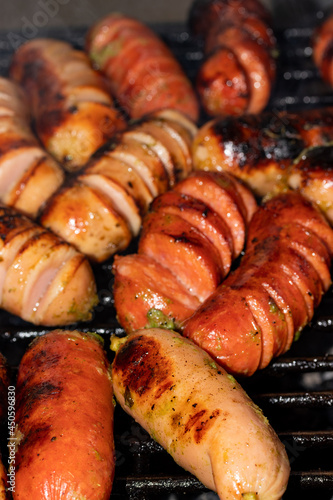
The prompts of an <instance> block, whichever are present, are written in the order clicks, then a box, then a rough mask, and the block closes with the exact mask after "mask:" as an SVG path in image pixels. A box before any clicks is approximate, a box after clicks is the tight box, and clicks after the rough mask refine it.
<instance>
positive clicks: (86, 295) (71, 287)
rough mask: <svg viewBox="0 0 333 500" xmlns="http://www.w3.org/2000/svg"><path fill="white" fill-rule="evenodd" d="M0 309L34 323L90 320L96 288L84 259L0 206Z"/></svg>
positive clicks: (55, 323)
mask: <svg viewBox="0 0 333 500" xmlns="http://www.w3.org/2000/svg"><path fill="white" fill-rule="evenodd" d="M0 229H1V241H0V243H1V245H0V255H1V259H0V305H1V307H2V308H3V309H5V310H7V311H9V312H10V313H12V314H15V315H17V316H20V317H21V318H22V319H24V320H26V321H30V322H31V323H34V324H42V325H48V326H60V325H66V324H70V323H75V322H76V321H83V320H88V319H90V318H91V315H92V309H93V306H95V305H96V302H97V296H96V284H95V279H94V275H93V272H92V269H91V267H90V265H89V262H88V260H87V259H86V258H85V257H84V255H82V254H80V253H79V252H78V251H77V250H75V249H74V248H73V247H71V245H69V244H68V243H66V242H64V241H62V240H60V239H59V238H58V237H57V236H55V235H54V234H53V233H51V232H49V231H47V230H45V229H43V228H42V227H40V226H38V225H37V224H35V223H34V222H32V221H31V220H29V219H28V218H27V217H25V216H24V215H22V214H20V213H19V212H16V211H14V210H13V209H11V208H9V207H5V206H2V207H0Z"/></svg>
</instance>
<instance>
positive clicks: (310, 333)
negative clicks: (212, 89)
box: [0, 1, 333, 500]
mask: <svg viewBox="0 0 333 500" xmlns="http://www.w3.org/2000/svg"><path fill="white" fill-rule="evenodd" d="M284 3H285V5H286V6H287V7H285V8H286V9H287V12H288V11H289V6H290V2H287V1H286V2H283V1H281V2H280V3H279V8H280V10H279V11H277V15H278V18H277V19H279V16H280V19H281V20H283V21H282V22H283V23H284V22H285V19H286V18H285V17H283V12H284V11H283V8H282V7H281V5H283V4H284ZM304 4H305V2H304ZM298 5H300V3H299V2H298ZM315 18H316V16H315V15H314V14H313V12H311V13H310V14H309V13H307V15H306V13H305V15H304V17H303V18H295V19H294V20H290V19H289V20H288V25H287V26H285V25H284V24H282V23H281V27H280V28H278V29H277V38H278V41H279V48H280V58H279V68H278V80H277V83H276V86H275V90H274V93H273V95H272V98H271V101H270V104H269V107H270V108H271V109H290V110H297V109H300V108H302V107H304V106H307V107H316V106H326V105H333V92H332V90H331V89H330V88H329V87H328V86H327V85H326V84H324V83H323V82H322V81H321V80H320V78H319V76H318V71H317V69H316V68H315V67H314V66H313V63H312V60H311V49H310V38H311V36H312V33H313V23H314V19H315ZM318 19H320V18H318ZM156 29H157V30H158V31H159V32H160V34H161V35H162V36H163V38H164V39H165V40H166V41H167V43H168V44H169V45H170V47H171V48H172V50H173V51H174V53H175V55H176V57H177V58H178V59H179V60H180V62H181V63H182V65H183V67H184V68H185V70H186V71H187V73H188V75H189V76H190V78H191V79H192V80H193V79H194V77H195V74H196V72H197V69H198V67H199V64H200V62H201V60H202V57H203V55H202V51H201V46H200V45H198V44H197V42H196V41H194V40H193V39H191V37H190V36H189V34H188V32H187V30H186V27H184V26H182V25H179V24H175V25H173V24H172V25H168V26H165V25H159V26H156ZM85 33H86V29H85V28H82V29H81V28H71V29H68V30H66V32H64V31H59V29H53V30H48V32H47V33H46V32H43V30H41V32H40V36H50V37H55V38H61V39H65V40H69V41H71V42H72V43H73V44H74V45H76V46H77V47H82V46H83V41H84V35H85ZM10 40H11V39H9V38H8V34H7V33H2V34H0V73H1V74H2V75H6V74H7V71H8V67H9V63H10V58H11V55H12V52H13V50H14V49H15V47H13V46H12V45H11V42H10ZM205 118H206V117H203V119H205ZM132 251H135V242H134V243H133V245H132V248H130V249H129V252H132ZM95 273H96V278H97V282H98V289H99V290H100V298H101V305H100V306H98V308H97V309H96V313H95V316H94V319H93V320H92V322H90V323H89V324H84V325H77V327H78V328H79V329H83V330H85V331H87V330H89V331H94V332H96V333H99V334H100V335H101V336H103V337H105V339H106V343H105V345H106V348H108V345H109V340H108V339H109V337H110V335H123V330H122V329H121V328H120V327H119V325H118V324H117V322H116V320H115V311H114V308H113V301H112V277H111V262H107V263H105V264H103V265H101V266H96V268H95ZM0 325H1V327H0V351H1V352H2V353H3V354H4V355H5V356H6V357H7V359H8V360H9V362H10V365H11V366H12V367H13V378H15V372H16V367H17V365H18V363H19V361H20V359H21V357H22V355H23V353H24V351H25V349H26V347H27V345H28V344H29V342H30V341H31V340H32V338H34V337H35V336H37V335H42V334H44V333H45V332H46V331H48V329H44V328H39V327H33V326H31V325H30V324H28V323H24V322H23V321H21V320H19V319H17V318H15V317H13V316H11V315H9V314H7V313H5V312H3V311H0ZM332 335H333V293H332V289H331V290H330V291H329V292H328V294H327V295H326V296H325V297H324V299H323V302H322V304H321V306H320V308H319V309H318V311H317V312H316V315H315V317H314V319H313V321H312V323H311V325H309V326H308V327H306V328H305V330H304V332H303V334H302V336H301V339H300V340H299V341H298V342H297V343H295V344H294V345H293V346H292V348H291V350H290V351H289V352H288V353H287V354H286V355H285V356H282V357H280V358H279V359H277V360H274V361H273V362H272V363H271V365H270V366H269V367H268V368H266V369H265V370H264V371H262V372H259V373H257V374H255V375H254V376H253V377H252V378H251V379H249V380H240V382H241V384H242V385H243V387H244V388H245V389H246V390H247V392H248V393H249V395H250V396H251V397H252V398H253V399H254V400H255V402H257V403H258V404H259V405H260V406H261V407H262V408H263V410H264V412H265V414H266V416H267V417H268V418H269V420H270V421H271V423H272V425H273V427H274V428H275V429H276V431H277V432H278V434H279V436H280V438H281V440H282V442H283V443H284V444H285V446H286V449H287V452H288V455H289V458H290V463H291V467H292V472H291V477H290V482H289V486H288V490H287V492H286V494H285V496H284V500H292V499H293V500H294V499H295V498H300V497H301V498H302V500H310V499H311V500H312V499H313V498H314V497H315V498H320V500H332V499H333V337H332ZM111 356H112V355H111V353H110V357H111ZM110 359H111V358H110ZM1 435H2V436H3V435H4V434H1ZM115 441H116V457H117V462H116V477H115V482H114V488H113V492H112V496H111V498H112V500H116V499H125V498H126V499H129V500H157V499H158V500H180V499H182V500H217V496H216V495H215V494H213V493H211V492H209V491H208V490H206V489H205V488H204V487H203V486H202V484H201V483H199V482H198V481H197V480H196V479H195V478H194V477H192V476H190V475H189V474H187V473H186V472H185V471H184V470H183V469H181V468H180V467H178V466H177V465H176V464H175V463H174V461H173V460H172V458H171V457H169V456H168V454H167V453H166V452H165V451H164V450H163V449H162V448H161V447H160V446H159V445H158V444H157V443H156V442H154V441H153V440H152V439H151V438H150V437H149V436H148V435H147V433H146V432H145V431H143V429H142V428H141V427H140V426H139V425H138V424H136V423H135V422H134V421H133V420H132V419H130V418H129V417H128V416H127V415H126V414H125V413H124V412H123V411H122V410H121V408H119V407H117V408H116V415H115ZM5 444H6V443H5V439H2V443H1V446H2V449H3V452H4V453H5ZM315 495H317V496H315Z"/></svg>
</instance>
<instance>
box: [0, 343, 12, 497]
mask: <svg viewBox="0 0 333 500" xmlns="http://www.w3.org/2000/svg"><path fill="white" fill-rule="evenodd" d="M9 382H10V380H9V369H8V364H7V360H6V359H5V357H4V356H3V355H2V354H1V353H0V426H1V425H2V424H3V422H4V420H5V416H7V417H8V419H9V415H10V414H9V413H8V414H7V401H8V396H9V393H8V386H9ZM8 410H9V408H8ZM11 411H12V410H11ZM8 424H9V422H8ZM14 425H15V424H14ZM7 488H8V478H7V471H6V469H5V467H4V464H3V463H2V461H1V452H0V500H8V499H9V494H8V489H7Z"/></svg>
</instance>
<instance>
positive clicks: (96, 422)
mask: <svg viewBox="0 0 333 500" xmlns="http://www.w3.org/2000/svg"><path fill="white" fill-rule="evenodd" d="M112 394H113V392H112V383H111V373H110V368H109V365H108V361H107V357H106V353H105V352H104V350H103V347H102V345H101V342H100V340H98V339H97V338H96V336H95V335H93V334H89V333H87V334H83V333H81V332H78V331H60V330H58V331H52V332H50V333H47V334H45V335H43V336H41V337H39V338H36V339H35V340H34V341H33V342H32V343H31V345H30V347H29V348H28V350H27V351H26V353H25V354H24V356H23V358H22V361H21V363H20V366H19V372H18V380H17V412H16V437H17V443H18V447H17V453H16V462H17V468H16V485H15V493H14V495H13V498H14V499H15V500H20V499H22V500H24V499H26V498H27V492H29V495H30V496H31V497H32V498H35V499H36V500H42V499H43V500H46V499H47V498H50V497H52V498H54V499H60V498H61V499H68V500H69V499H73V498H89V499H92V500H108V499H109V498H110V494H111V488H112V482H113V476H114V466H115V456H114V443H113V401H112Z"/></svg>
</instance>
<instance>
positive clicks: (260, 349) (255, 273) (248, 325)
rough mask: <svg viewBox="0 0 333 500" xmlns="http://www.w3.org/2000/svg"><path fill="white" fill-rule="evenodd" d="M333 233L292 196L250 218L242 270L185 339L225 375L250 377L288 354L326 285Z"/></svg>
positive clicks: (197, 316) (192, 322)
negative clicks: (208, 356)
mask: <svg viewBox="0 0 333 500" xmlns="http://www.w3.org/2000/svg"><path fill="white" fill-rule="evenodd" d="M332 257H333V230H332V229H331V228H330V226H329V225H328V224H327V222H326V221H325V219H324V217H323V216H322V215H321V213H320V212H319V211H318V210H317V209H316V208H315V207H314V206H313V205H312V204H311V203H310V202H309V201H307V200H306V199H305V198H303V197H302V196H301V195H300V194H298V193H295V192H289V193H285V194H280V195H278V196H276V197H274V198H272V199H271V200H270V201H267V202H266V203H265V204H264V205H263V206H262V207H260V208H259V209H258V210H257V212H256V213H255V214H254V216H253V218H252V220H251V222H250V226H249V233H248V240H247V245H246V251H245V256H244V257H243V259H242V261H241V264H240V266H239V267H238V268H237V269H236V271H234V272H233V273H232V274H230V275H229V276H228V277H227V279H226V280H225V281H224V282H223V284H222V285H221V286H220V287H219V288H218V289H217V290H216V291H215V292H214V293H213V294H212V295H211V296H210V297H209V298H208V300H207V301H206V302H204V303H203V304H202V306H201V307H200V308H199V309H198V310H197V311H196V312H195V313H194V315H193V316H192V317H191V318H189V319H188V320H187V321H186V322H185V326H184V329H183V334H184V335H185V336H186V337H189V338H191V339H192V340H193V341H194V342H195V343H197V344H198V345H200V346H201V347H202V348H203V349H204V350H206V351H207V352H208V353H209V354H210V355H211V356H213V358H214V359H215V360H216V361H217V362H218V363H219V364H221V365H222V366H223V367H225V368H226V369H227V371H229V372H232V373H236V374H242V375H251V374H253V373H254V372H255V371H256V370H257V369H259V368H264V367H266V366H267V365H268V363H269V362H270V361H271V359H272V358H273V357H274V356H278V355H279V354H282V353H284V352H286V351H287V350H288V349H289V348H290V346H291V344H292V342H293V340H294V338H295V337H298V336H299V334H300V332H301V330H302V329H303V328H304V326H305V325H306V324H307V323H308V322H309V321H310V320H311V319H312V317H313V313H314V309H315V307H317V306H318V304H319V303H320V301H321V298H322V295H323V293H324V292H326V291H327V290H328V288H329V286H330V284H331V275H330V266H331V260H332Z"/></svg>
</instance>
